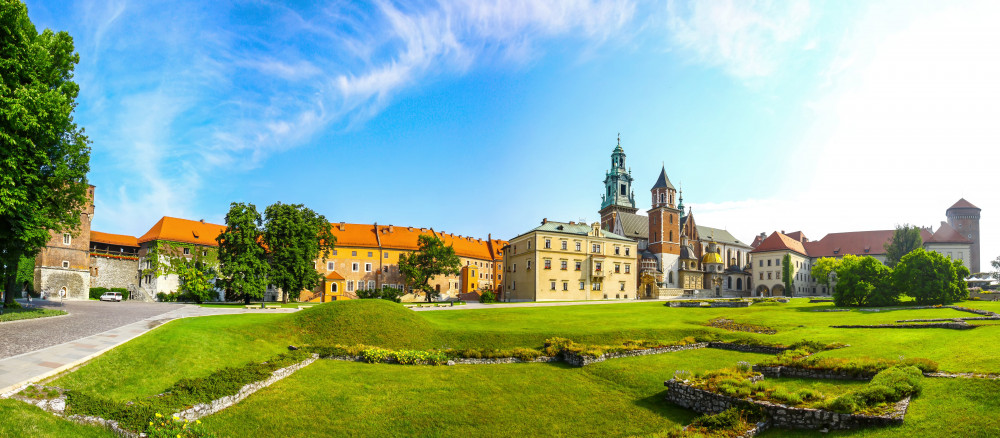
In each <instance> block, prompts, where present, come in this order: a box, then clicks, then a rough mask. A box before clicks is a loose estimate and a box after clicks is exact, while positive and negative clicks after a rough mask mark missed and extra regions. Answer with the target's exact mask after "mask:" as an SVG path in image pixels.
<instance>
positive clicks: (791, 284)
mask: <svg viewBox="0 0 1000 438" xmlns="http://www.w3.org/2000/svg"><path fill="white" fill-rule="evenodd" d="M781 264H782V265H783V266H782V267H781V281H782V282H784V283H785V296H786V297H793V296H795V279H794V278H793V276H794V275H795V270H794V269H792V256H791V254H785V257H783V258H782V259H781Z"/></svg>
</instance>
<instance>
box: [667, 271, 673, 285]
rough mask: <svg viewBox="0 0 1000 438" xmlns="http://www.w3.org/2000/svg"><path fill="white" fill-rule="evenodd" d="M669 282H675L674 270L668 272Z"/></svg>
mask: <svg viewBox="0 0 1000 438" xmlns="http://www.w3.org/2000/svg"><path fill="white" fill-rule="evenodd" d="M667 283H670V284H674V271H670V272H668V273H667Z"/></svg>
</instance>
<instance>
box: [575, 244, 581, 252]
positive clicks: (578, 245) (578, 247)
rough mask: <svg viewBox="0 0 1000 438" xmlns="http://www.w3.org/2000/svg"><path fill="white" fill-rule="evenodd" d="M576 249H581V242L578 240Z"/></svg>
mask: <svg viewBox="0 0 1000 438" xmlns="http://www.w3.org/2000/svg"><path fill="white" fill-rule="evenodd" d="M576 250H577V251H579V250H580V242H576Z"/></svg>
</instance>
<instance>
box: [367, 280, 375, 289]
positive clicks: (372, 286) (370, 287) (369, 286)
mask: <svg viewBox="0 0 1000 438" xmlns="http://www.w3.org/2000/svg"><path fill="white" fill-rule="evenodd" d="M368 289H375V280H368Z"/></svg>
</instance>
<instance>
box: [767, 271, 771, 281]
mask: <svg viewBox="0 0 1000 438" xmlns="http://www.w3.org/2000/svg"><path fill="white" fill-rule="evenodd" d="M767 279H768V280H770V279H771V273H770V272H768V273H767Z"/></svg>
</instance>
